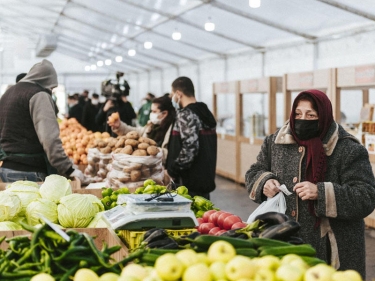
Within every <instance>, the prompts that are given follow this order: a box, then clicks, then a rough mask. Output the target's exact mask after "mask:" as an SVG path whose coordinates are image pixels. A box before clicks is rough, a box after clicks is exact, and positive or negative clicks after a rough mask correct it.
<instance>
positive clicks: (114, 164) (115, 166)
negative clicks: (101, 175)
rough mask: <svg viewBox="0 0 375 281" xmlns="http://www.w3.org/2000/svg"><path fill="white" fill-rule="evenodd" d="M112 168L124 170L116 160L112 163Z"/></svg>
mask: <svg viewBox="0 0 375 281" xmlns="http://www.w3.org/2000/svg"><path fill="white" fill-rule="evenodd" d="M112 168H113V169H115V170H117V171H122V166H121V165H119V164H118V163H116V161H114V162H113V163H112Z"/></svg>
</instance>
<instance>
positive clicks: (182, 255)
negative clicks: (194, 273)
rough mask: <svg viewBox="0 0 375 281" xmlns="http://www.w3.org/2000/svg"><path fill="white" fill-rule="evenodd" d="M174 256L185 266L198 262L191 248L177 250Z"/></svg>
mask: <svg viewBox="0 0 375 281" xmlns="http://www.w3.org/2000/svg"><path fill="white" fill-rule="evenodd" d="M175 256H176V257H177V258H178V259H179V260H180V261H181V262H182V263H183V264H184V266H185V268H188V267H189V266H191V265H193V264H196V263H198V262H199V259H198V256H197V253H196V252H195V251H194V250H192V249H183V250H181V251H178V252H177V253H176V254H175Z"/></svg>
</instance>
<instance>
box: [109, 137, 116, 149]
mask: <svg viewBox="0 0 375 281" xmlns="http://www.w3.org/2000/svg"><path fill="white" fill-rule="evenodd" d="M117 141H118V140H117V139H115V138H109V140H108V146H110V147H114V146H115V145H116V143H117Z"/></svg>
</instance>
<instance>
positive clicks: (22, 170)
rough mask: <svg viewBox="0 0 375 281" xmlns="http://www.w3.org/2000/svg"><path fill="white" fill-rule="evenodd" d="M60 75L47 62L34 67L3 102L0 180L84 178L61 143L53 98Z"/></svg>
mask: <svg viewBox="0 0 375 281" xmlns="http://www.w3.org/2000/svg"><path fill="white" fill-rule="evenodd" d="M57 85H58V84H57V74H56V71H55V69H54V67H53V65H52V63H51V62H50V61H48V60H43V61H42V62H40V63H37V64H35V65H34V66H33V67H32V68H31V69H30V71H29V72H28V73H27V75H26V76H25V77H24V78H23V79H22V80H20V81H19V82H18V83H17V84H16V85H14V86H12V87H10V88H9V89H8V90H7V91H6V92H5V93H4V95H3V96H2V97H1V99H0V178H1V180H2V181H3V182H13V181H17V180H29V181H43V180H44V178H45V177H46V176H47V175H48V174H51V173H59V174H61V175H64V176H71V177H78V178H79V179H80V180H84V179H85V177H84V175H83V173H82V172H81V171H80V170H76V169H74V168H73V165H72V162H71V161H70V160H69V158H68V157H67V156H66V154H65V152H64V149H63V148H62V143H61V140H60V129H59V125H58V123H57V120H56V115H55V109H54V104H53V100H52V97H51V94H52V89H53V88H55V87H57Z"/></svg>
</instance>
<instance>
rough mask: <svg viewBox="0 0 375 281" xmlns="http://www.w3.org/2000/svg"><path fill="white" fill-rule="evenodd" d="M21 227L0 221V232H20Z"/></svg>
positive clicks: (13, 223)
mask: <svg viewBox="0 0 375 281" xmlns="http://www.w3.org/2000/svg"><path fill="white" fill-rule="evenodd" d="M22 229H23V228H22V226H20V225H19V224H17V223H15V222H12V221H2V222H0V230H1V231H3V230H22Z"/></svg>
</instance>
